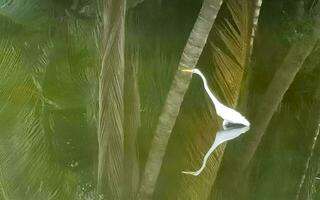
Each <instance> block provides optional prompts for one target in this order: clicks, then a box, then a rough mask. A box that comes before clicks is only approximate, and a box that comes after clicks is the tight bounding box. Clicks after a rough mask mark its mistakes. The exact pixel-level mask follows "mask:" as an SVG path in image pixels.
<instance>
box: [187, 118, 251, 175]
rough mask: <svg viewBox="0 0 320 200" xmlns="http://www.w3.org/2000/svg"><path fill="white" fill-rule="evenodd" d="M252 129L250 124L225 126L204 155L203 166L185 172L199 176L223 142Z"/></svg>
mask: <svg viewBox="0 0 320 200" xmlns="http://www.w3.org/2000/svg"><path fill="white" fill-rule="evenodd" d="M249 129H250V127H249V126H243V125H241V124H228V126H224V128H223V129H222V130H220V131H218V132H217V134H216V138H215V140H214V142H213V144H212V145H211V147H210V149H209V150H208V152H207V153H206V155H205V156H204V159H203V162H202V166H201V167H200V169H198V170H197V171H183V172H182V173H184V174H190V175H193V176H198V175H199V174H200V173H201V172H202V171H203V169H204V168H205V167H206V164H207V161H208V159H209V157H210V155H211V154H212V152H213V151H214V150H215V149H216V148H217V147H218V146H219V145H220V144H222V143H224V142H226V141H229V140H232V139H235V138H237V137H239V136H240V135H241V134H243V133H245V132H247V131H248V130H249Z"/></svg>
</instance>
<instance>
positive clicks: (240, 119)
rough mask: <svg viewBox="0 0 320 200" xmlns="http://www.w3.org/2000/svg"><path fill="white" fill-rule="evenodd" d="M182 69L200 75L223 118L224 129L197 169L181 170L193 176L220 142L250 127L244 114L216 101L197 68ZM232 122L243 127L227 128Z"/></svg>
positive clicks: (204, 164) (202, 167)
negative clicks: (192, 170)
mask: <svg viewBox="0 0 320 200" xmlns="http://www.w3.org/2000/svg"><path fill="white" fill-rule="evenodd" d="M182 71H185V72H192V73H194V74H197V75H199V76H200V77H201V79H202V81H203V85H204V89H205V90H206V92H207V94H208V95H209V97H210V99H211V101H212V103H213V105H214V107H215V109H216V112H217V115H218V116H220V117H221V118H222V119H223V128H224V130H222V131H219V132H218V133H217V134H216V138H215V141H214V143H213V144H212V146H211V147H210V149H209V151H208V152H207V153H206V155H205V157H204V160H203V163H202V166H201V168H200V169H199V170H197V171H194V172H191V171H183V172H182V173H185V174H191V175H194V176H198V175H199V174H200V173H201V172H202V170H203V169H204V168H205V166H206V163H207V160H208V158H209V156H210V155H211V153H212V152H213V151H214V150H215V149H216V148H217V147H218V146H219V145H220V144H222V143H224V142H226V141H228V140H232V139H234V138H236V137H238V136H239V135H241V134H242V133H245V132H247V131H248V130H249V127H250V122H249V121H248V120H247V119H246V118H245V117H244V116H242V115H241V114H240V113H239V112H237V111H236V110H234V109H232V108H229V107H227V106H225V105H223V104H222V103H221V102H219V101H218V99H217V98H216V97H215V96H214V95H213V93H212V92H211V91H210V89H209V87H208V83H207V80H206V78H205V77H204V75H203V74H202V73H201V71H200V70H199V69H192V70H189V69H185V70H182ZM232 124H237V125H243V126H244V127H241V128H229V127H230V126H231V125H232Z"/></svg>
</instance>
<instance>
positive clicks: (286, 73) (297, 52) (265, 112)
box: [236, 3, 320, 172]
mask: <svg viewBox="0 0 320 200" xmlns="http://www.w3.org/2000/svg"><path fill="white" fill-rule="evenodd" d="M315 10H316V11H318V12H319V11H320V3H318V5H317V8H316V9H315ZM314 19H315V24H314V30H313V33H312V34H311V35H308V34H306V35H305V36H304V38H303V39H301V40H299V41H297V42H296V43H295V44H294V45H293V46H292V47H291V48H290V50H289V52H288V54H287V56H286V57H285V59H284V61H283V64H282V65H281V66H280V68H279V69H278V71H277V72H276V73H275V75H274V77H273V79H272V81H271V83H270V85H269V87H268V89H267V91H266V93H265V96H264V98H263V101H262V102H261V104H260V106H258V109H257V113H256V115H255V119H253V120H252V129H251V131H250V133H249V134H248V137H247V138H246V139H247V140H246V144H245V149H244V151H243V152H242V153H241V155H243V156H241V159H239V161H240V163H238V164H236V166H237V168H238V169H240V171H243V170H244V169H245V168H246V167H247V166H248V164H249V162H250V161H251V159H252V157H253V156H254V154H255V152H256V150H257V147H258V145H259V144H260V141H261V138H262V137H263V135H264V133H265V132H266V129H267V127H268V125H269V123H270V121H271V119H272V116H273V114H274V112H275V111H276V109H277V108H278V106H279V104H280V103H281V101H282V98H283V96H284V95H285V93H286V92H287V90H288V89H289V87H290V85H291V84H292V82H293V80H294V78H295V76H296V75H297V73H298V72H299V70H300V69H301V67H302V65H303V63H304V61H305V60H306V58H307V57H308V56H309V54H310V53H311V52H312V50H313V48H314V46H315V45H316V42H317V41H318V39H319V31H320V15H319V14H317V15H316V16H315V17H314ZM238 172H239V171H238Z"/></svg>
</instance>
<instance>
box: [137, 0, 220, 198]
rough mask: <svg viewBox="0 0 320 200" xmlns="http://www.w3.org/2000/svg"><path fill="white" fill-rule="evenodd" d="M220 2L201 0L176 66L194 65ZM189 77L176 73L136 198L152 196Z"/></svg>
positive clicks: (186, 74) (216, 0)
mask: <svg viewBox="0 0 320 200" xmlns="http://www.w3.org/2000/svg"><path fill="white" fill-rule="evenodd" d="M221 4H222V0H204V2H203V5H202V8H201V10H200V13H199V17H198V19H197V21H196V23H195V25H194V27H193V30H192V32H191V34H190V36H189V39H188V42H187V44H186V47H185V49H184V51H183V53H182V57H181V60H180V63H179V68H194V67H195V65H196V64H197V62H198V60H199V57H200V55H201V53H202V50H203V47H204V46H205V44H206V41H207V38H208V35H209V33H210V30H211V28H212V25H213V23H214V21H215V19H216V16H217V14H218V11H219V9H220V6H221ZM190 80H191V75H190V74H189V73H184V72H182V71H180V70H178V71H177V72H176V74H175V77H174V80H173V83H172V85H171V88H170V91H169V93H168V96H167V99H166V102H165V105H164V108H163V111H162V113H161V115H160V117H159V122H158V125H157V127H156V131H155V135H154V138H153V141H152V145H151V149H150V152H149V156H148V160H147V163H146V167H145V171H144V174H143V176H142V182H141V185H140V189H139V194H138V199H151V197H152V194H153V191H154V188H155V184H156V181H157V178H158V176H159V173H160V169H161V166H162V160H163V157H164V155H165V151H166V147H167V144H168V141H169V138H170V135H171V132H172V129H173V126H174V124H175V121H176V118H177V116H178V113H179V110H180V106H181V103H182V101H183V97H184V95H185V93H186V91H187V89H188V86H189V83H190Z"/></svg>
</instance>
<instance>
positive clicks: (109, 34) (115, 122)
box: [97, 0, 126, 199]
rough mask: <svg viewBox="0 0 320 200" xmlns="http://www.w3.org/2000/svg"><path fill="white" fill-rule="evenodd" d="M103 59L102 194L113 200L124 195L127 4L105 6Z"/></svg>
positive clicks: (112, 2)
mask: <svg viewBox="0 0 320 200" xmlns="http://www.w3.org/2000/svg"><path fill="white" fill-rule="evenodd" d="M103 6H104V7H103V29H102V31H103V32H102V33H103V34H102V35H103V38H102V41H103V46H102V49H103V52H102V54H103V57H102V66H101V71H100V75H99V76H100V79H99V81H100V83H99V129H98V143H99V149H98V151H99V155H98V186H97V188H98V194H99V195H102V196H104V198H109V199H121V198H122V195H123V178H124V174H123V170H124V163H123V161H124V133H123V120H124V119H123V112H124V105H123V87H124V86H123V85H124V65H125V63H124V36H125V11H126V7H125V1H124V0H121V1H118V0H108V1H106V2H105V4H104V5H103Z"/></svg>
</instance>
